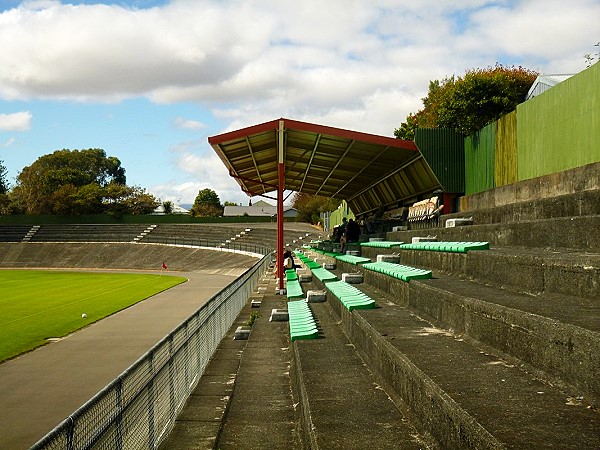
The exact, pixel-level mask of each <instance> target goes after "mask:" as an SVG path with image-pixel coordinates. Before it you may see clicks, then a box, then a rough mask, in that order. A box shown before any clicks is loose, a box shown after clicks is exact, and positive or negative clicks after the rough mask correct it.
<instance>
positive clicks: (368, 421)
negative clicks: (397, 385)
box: [292, 303, 430, 449]
mask: <svg viewBox="0 0 600 450" xmlns="http://www.w3.org/2000/svg"><path fill="white" fill-rule="evenodd" d="M310 307H311V310H312V312H313V315H314V316H315V317H316V319H317V321H318V322H319V324H320V325H321V328H322V334H323V335H322V337H321V338H320V339H317V340H305V341H295V342H293V344H292V349H293V351H294V355H295V358H294V362H295V366H294V371H293V373H294V378H295V380H296V382H295V384H296V387H297V392H299V401H300V405H301V412H302V417H303V425H304V431H305V433H304V434H305V435H306V434H308V443H307V444H306V448H315V449H317V448H321V449H365V448H369V449H389V448H402V449H413V448H414V449H418V448H421V449H422V448H429V447H430V446H429V445H428V444H427V442H426V440H427V439H426V438H425V437H424V436H423V435H421V434H420V433H419V432H418V431H417V429H416V427H415V426H414V423H413V422H412V421H411V419H410V418H409V417H407V414H406V411H407V410H406V406H405V405H404V404H403V403H402V404H400V405H397V404H395V403H394V402H393V401H392V400H391V399H390V397H389V396H388V394H387V393H386V392H385V391H384V390H383V389H382V388H381V386H380V385H379V384H378V383H377V382H376V381H375V379H374V378H373V375H372V373H371V372H370V370H369V368H368V367H367V366H366V365H365V363H364V362H363V360H362V359H361V358H360V357H359V355H358V354H357V352H356V350H355V348H354V346H353V345H352V344H351V343H350V342H349V341H348V339H347V337H346V336H345V335H344V334H343V332H342V330H341V328H340V327H339V325H338V323H337V320H336V318H335V317H334V316H333V315H332V311H331V308H330V307H329V306H328V305H327V304H326V303H311V304H310ZM398 406H400V409H399V408H398ZM402 409H404V412H403V411H402Z"/></svg>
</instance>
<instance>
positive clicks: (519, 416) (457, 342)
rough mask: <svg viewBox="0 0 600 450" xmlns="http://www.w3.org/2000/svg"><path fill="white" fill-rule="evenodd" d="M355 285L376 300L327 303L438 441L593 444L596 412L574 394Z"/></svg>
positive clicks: (598, 440) (454, 444)
mask: <svg viewBox="0 0 600 450" xmlns="http://www.w3.org/2000/svg"><path fill="white" fill-rule="evenodd" d="M412 283H416V282H414V281H411V282H410V284H412ZM360 288H361V290H364V291H365V292H366V293H368V294H369V295H370V296H371V297H372V298H377V299H378V306H379V308H377V309H373V310H360V311H359V310H356V311H353V312H352V313H350V312H348V311H347V310H346V309H344V308H343V307H341V306H340V304H339V302H337V300H336V299H335V298H333V296H331V295H329V296H328V301H327V303H328V304H329V305H331V307H332V308H333V310H334V311H335V313H336V315H337V316H339V318H340V321H341V324H342V327H343V328H344V330H345V331H346V333H347V334H348V336H349V337H350V340H351V342H352V343H353V344H354V345H355V346H356V348H357V349H358V350H359V352H360V354H361V355H362V357H363V358H364V359H365V361H366V362H367V363H368V365H369V367H370V368H371V369H372V370H373V371H374V372H375V373H376V374H377V376H378V377H379V378H380V380H381V382H382V383H383V384H384V386H385V387H386V388H387V389H389V390H390V391H393V393H394V395H398V396H399V397H401V398H402V399H403V400H404V401H405V402H406V403H407V404H408V405H409V407H410V408H411V411H412V412H413V414H414V416H415V417H416V418H418V420H419V421H420V425H421V426H422V427H424V428H425V430H426V431H428V432H429V433H431V435H432V436H433V437H434V438H435V439H436V441H437V442H438V444H439V445H440V446H441V447H443V448H504V447H510V448H524V449H530V448H547V447H549V446H552V447H554V448H598V446H600V415H599V414H598V412H597V411H596V410H595V409H594V408H593V407H591V405H588V404H586V403H585V402H584V401H583V400H582V399H581V398H578V397H573V396H572V395H570V394H569V393H567V392H564V391H562V390H561V389H559V388H557V387H555V386H553V385H552V384H550V383H548V382H546V381H544V380H543V379H540V378H538V377H537V376H536V374H530V373H528V372H527V371H524V370H523V369H522V367H521V366H519V365H518V364H515V363H514V360H513V359H507V358H505V357H504V355H503V354H502V352H499V351H497V350H495V349H493V348H492V347H490V346H487V345H484V344H481V343H479V342H477V341H475V340H472V339H468V338H465V336H463V335H462V334H460V333H459V334H456V333H452V332H451V331H449V330H447V329H443V328H439V327H436V326H435V324H434V323H433V322H431V321H428V320H426V319H424V318H422V317H420V316H419V315H418V314H416V313H415V311H414V310H411V309H409V308H406V307H404V306H400V305H399V304H397V299H396V298H395V297H392V296H390V295H389V294H387V293H384V292H382V291H380V290H377V289H375V288H373V287H371V286H369V285H361V286H360ZM388 392H389V391H388Z"/></svg>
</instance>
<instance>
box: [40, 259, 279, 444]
mask: <svg viewBox="0 0 600 450" xmlns="http://www.w3.org/2000/svg"><path fill="white" fill-rule="evenodd" d="M270 261H271V255H267V256H265V257H264V258H262V259H261V261H260V262H259V263H257V264H256V265H255V266H254V267H253V268H251V269H249V270H248V271H247V272H246V273H245V274H244V275H242V276H241V277H240V278H238V279H236V280H235V281H233V282H232V283H231V284H229V285H228V286H227V287H226V288H225V289H223V290H222V291H221V292H219V293H217V294H215V295H214V296H213V297H211V299H210V300H209V301H208V302H207V303H206V304H204V305H203V306H202V307H201V308H200V309H198V310H197V311H196V312H195V313H194V314H193V315H192V316H190V317H189V318H188V319H187V320H185V321H184V322H183V323H182V324H181V325H179V326H178V327H177V328H175V329H174V330H173V331H172V332H171V333H170V334H169V335H168V336H166V337H165V338H163V339H162V340H161V341H160V342H159V343H157V344H156V345H155V346H154V347H152V349H150V350H149V351H148V352H147V353H146V354H145V355H143V356H142V357H141V358H140V359H138V360H137V361H136V362H135V363H134V364H133V365H132V366H131V367H129V368H128V369H127V370H125V371H124V372H123V373H122V374H121V375H120V376H119V377H118V378H116V379H115V380H114V381H113V382H111V383H110V384H109V385H108V386H106V387H105V388H104V389H102V391H100V392H99V393H98V394H96V395H95V396H94V397H93V398H91V399H90V400H89V401H88V402H87V403H85V404H84V405H83V406H81V407H80V408H79V409H78V410H77V411H75V412H74V413H73V414H71V415H70V416H69V417H67V418H66V419H65V420H64V421H63V422H61V423H60V424H59V425H58V426H57V427H56V428H55V429H54V430H52V431H51V432H50V433H49V434H47V435H46V436H45V437H44V438H42V439H41V440H40V441H39V442H37V443H36V444H35V445H34V446H33V447H32V449H35V450H42V449H44V450H46V449H48V450H50V449H64V450H84V449H106V450H112V449H114V450H121V449H156V448H158V446H159V445H160V443H161V442H162V441H163V440H164V439H165V438H166V437H167V436H168V434H169V432H170V431H171V429H172V428H173V426H174V423H175V419H176V418H177V415H178V414H179V412H180V411H181V409H182V408H183V406H184V404H185V402H186V400H187V398H188V397H189V395H190V394H191V392H192V391H193V390H194V388H195V387H196V385H197V383H198V381H199V380H200V377H201V376H202V374H203V372H204V369H205V368H206V366H207V364H208V361H209V359H210V357H211V356H212V354H213V352H214V351H215V349H216V348H217V346H218V345H219V343H220V342H221V340H222V339H223V336H224V335H225V334H226V333H227V331H228V330H229V328H230V327H231V325H232V324H233V322H234V320H235V319H236V317H237V316H238V315H239V313H240V311H241V309H242V307H243V306H244V304H245V303H246V301H247V300H248V298H249V297H250V295H251V293H252V292H253V291H254V289H255V288H256V286H257V284H258V279H259V277H260V276H261V275H262V274H263V273H264V271H265V270H266V268H267V266H268V264H269V263H270Z"/></svg>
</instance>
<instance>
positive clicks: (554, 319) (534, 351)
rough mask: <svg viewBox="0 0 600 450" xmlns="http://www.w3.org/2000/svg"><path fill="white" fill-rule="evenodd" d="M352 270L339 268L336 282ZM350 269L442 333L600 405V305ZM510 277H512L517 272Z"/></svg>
mask: <svg viewBox="0 0 600 450" xmlns="http://www.w3.org/2000/svg"><path fill="white" fill-rule="evenodd" d="M423 253H425V252H423ZM430 253H431V252H430ZM470 253H471V252H469V253H468V255H469V254H470ZM472 253H475V252H472ZM481 253H484V252H481ZM348 269H349V267H347V266H346V265H343V264H340V265H339V266H338V268H337V269H336V274H337V276H338V277H341V276H342V272H344V271H345V270H348ZM352 269H353V270H354V271H357V270H358V271H360V272H362V273H363V274H364V281H365V283H366V284H368V285H371V286H373V287H376V288H378V289H380V290H382V291H383V292H385V293H387V294H389V295H390V296H392V298H394V301H395V302H396V303H398V304H400V305H402V306H407V307H410V308H412V309H413V310H415V311H418V313H419V314H421V315H425V316H426V317H427V318H428V319H430V320H433V321H435V323H436V324H437V325H439V326H440V327H443V328H446V329H451V330H453V331H454V332H456V333H461V334H465V335H467V336H469V337H471V338H473V339H477V340H479V341H481V342H484V343H486V344H488V345H491V346H493V347H494V348H496V349H498V350H499V351H501V352H503V353H505V354H508V355H510V356H511V357H513V358H517V359H518V360H519V363H520V364H526V365H528V367H529V369H530V370H531V371H540V372H542V373H543V376H544V377H546V378H547V379H549V380H551V381H552V382H553V383H555V384H561V385H564V386H569V389H570V390H571V391H572V392H573V395H575V396H580V395H584V396H585V397H586V399H587V400H588V401H589V402H591V403H594V404H600V379H599V378H598V376H597V374H598V373H600V358H598V356H597V355H598V354H600V301H598V298H592V297H576V296H569V295H565V294H560V293H558V294H557V293H542V294H538V295H535V296H534V295H529V294H524V293H516V292H513V291H510V290H507V289H502V288H500V287H497V286H493V285H484V284H482V283H478V282H474V281H472V280H468V279H465V278H460V277H458V276H449V275H444V274H441V273H436V274H434V278H433V279H430V280H413V281H411V282H410V283H405V282H403V281H399V280H395V279H392V278H391V277H389V276H386V275H383V274H379V273H375V272H372V271H370V270H365V269H362V268H361V267H360V266H352ZM516 273H518V270H517V271H516ZM504 274H505V276H507V277H508V276H510V275H511V272H510V271H509V270H506V271H505V272H504ZM519 277H520V275H519Z"/></svg>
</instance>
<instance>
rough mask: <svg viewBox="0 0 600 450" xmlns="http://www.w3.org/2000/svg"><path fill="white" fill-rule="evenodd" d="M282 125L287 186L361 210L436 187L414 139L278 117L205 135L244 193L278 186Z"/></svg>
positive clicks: (256, 193)
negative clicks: (342, 200) (237, 128)
mask: <svg viewBox="0 0 600 450" xmlns="http://www.w3.org/2000/svg"><path fill="white" fill-rule="evenodd" d="M280 127H281V129H282V130H283V136H284V142H283V151H284V155H283V164H284V187H283V188H284V189H286V190H291V191H296V192H303V193H307V194H312V195H321V196H324V197H335V198H338V199H345V200H346V201H347V202H348V204H349V205H350V208H352V211H353V212H354V213H355V214H357V215H359V214H363V213H366V212H369V211H373V210H376V209H377V208H379V207H380V206H382V205H383V206H386V205H389V204H392V203H397V202H401V201H402V200H405V199H408V198H412V197H415V196H416V195H418V194H421V193H427V192H431V191H433V190H435V189H436V188H438V187H440V183H439V182H438V180H437V178H436V177H435V175H434V174H433V172H432V171H431V169H430V167H429V165H428V164H427V162H426V161H425V159H424V158H423V156H422V155H421V153H420V151H419V149H418V148H417V147H416V145H415V143H414V142H412V141H404V140H400V139H394V138H390V137H386V136H377V135H373V134H368V133H360V132H356V131H350V130H343V129H340V128H333V127H328V126H323V125H316V124H312V123H307V122H299V121H296V120H290V119H283V118H282V119H277V120H273V121H271V122H266V123H262V124H259V125H254V126H251V127H248V128H243V129H240V130H237V131H232V132H229V133H224V134H220V135H218V136H213V137H209V138H208V142H209V143H210V145H211V146H212V147H213V149H214V150H215V151H216V152H217V154H218V155H219V157H220V158H221V160H222V161H223V163H224V164H225V166H226V167H227V168H228V169H229V173H230V175H231V176H232V177H234V178H235V179H236V181H237V182H238V184H239V185H240V187H241V188H242V190H243V191H244V192H246V193H247V194H248V195H251V196H254V195H263V194H266V193H268V192H272V191H275V190H276V189H277V180H278V148H279V146H278V144H279V142H278V135H279V133H278V131H279V130H280Z"/></svg>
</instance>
